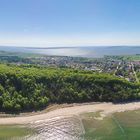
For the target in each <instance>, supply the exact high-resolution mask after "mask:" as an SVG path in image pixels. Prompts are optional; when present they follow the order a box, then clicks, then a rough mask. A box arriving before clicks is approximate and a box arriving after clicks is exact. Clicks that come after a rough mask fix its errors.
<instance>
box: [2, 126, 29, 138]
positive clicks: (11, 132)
mask: <svg viewBox="0 0 140 140" xmlns="http://www.w3.org/2000/svg"><path fill="white" fill-rule="evenodd" d="M31 133H32V132H31V130H29V129H28V128H26V127H23V126H22V127H21V126H16V125H11V126H8V125H2V126H0V140H11V139H12V138H19V137H20V138H22V137H24V136H27V135H29V134H31Z"/></svg>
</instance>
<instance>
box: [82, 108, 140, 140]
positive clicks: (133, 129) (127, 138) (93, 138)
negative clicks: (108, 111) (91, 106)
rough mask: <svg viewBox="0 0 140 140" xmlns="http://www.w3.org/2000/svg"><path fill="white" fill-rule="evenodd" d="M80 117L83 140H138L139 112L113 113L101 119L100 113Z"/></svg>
mask: <svg viewBox="0 0 140 140" xmlns="http://www.w3.org/2000/svg"><path fill="white" fill-rule="evenodd" d="M81 116H82V122H83V125H84V127H85V140H140V110H137V111H129V112H128V111H127V112H121V113H115V114H112V115H109V116H107V117H105V118H103V119H102V117H101V116H100V112H97V113H88V114H82V115H81Z"/></svg>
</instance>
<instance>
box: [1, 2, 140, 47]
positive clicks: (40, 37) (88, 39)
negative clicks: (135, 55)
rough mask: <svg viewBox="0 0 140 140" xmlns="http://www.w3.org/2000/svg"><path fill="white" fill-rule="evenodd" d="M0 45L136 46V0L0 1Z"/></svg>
mask: <svg viewBox="0 0 140 140" xmlns="http://www.w3.org/2000/svg"><path fill="white" fill-rule="evenodd" d="M0 45H16V46H37V47H50V46H100V45H140V0H0Z"/></svg>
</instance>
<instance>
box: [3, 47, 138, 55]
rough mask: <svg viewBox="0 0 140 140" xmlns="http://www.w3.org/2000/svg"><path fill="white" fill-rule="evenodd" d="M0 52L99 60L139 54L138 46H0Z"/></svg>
mask: <svg viewBox="0 0 140 140" xmlns="http://www.w3.org/2000/svg"><path fill="white" fill-rule="evenodd" d="M0 51H9V52H26V53H38V54H45V55H55V56H78V57H91V58H101V57H104V55H134V54H140V46H98V47H97V46H76V47H18V46H15V47H14V46H0Z"/></svg>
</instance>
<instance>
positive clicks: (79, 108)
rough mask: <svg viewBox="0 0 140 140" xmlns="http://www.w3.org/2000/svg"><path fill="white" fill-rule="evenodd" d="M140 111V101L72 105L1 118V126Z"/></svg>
mask: <svg viewBox="0 0 140 140" xmlns="http://www.w3.org/2000/svg"><path fill="white" fill-rule="evenodd" d="M138 109H140V101H139V102H130V103H122V104H113V103H111V102H109V103H98V102H97V103H95V102H91V103H83V104H72V105H71V106H68V107H62V108H58V109H54V110H52V111H48V112H47V109H46V112H45V111H44V112H43V111H42V112H39V113H38V114H35V115H30V116H29V115H27V116H26V115H25V116H23V115H22V116H17V117H6V118H0V124H1V125H12V124H30V123H33V122H36V121H41V120H50V119H52V118H55V117H62V116H64V117H67V116H74V115H77V116H78V115H80V114H83V113H89V112H97V111H101V112H102V114H104V115H105V116H106V115H108V114H112V113H115V112H124V111H131V110H138Z"/></svg>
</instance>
